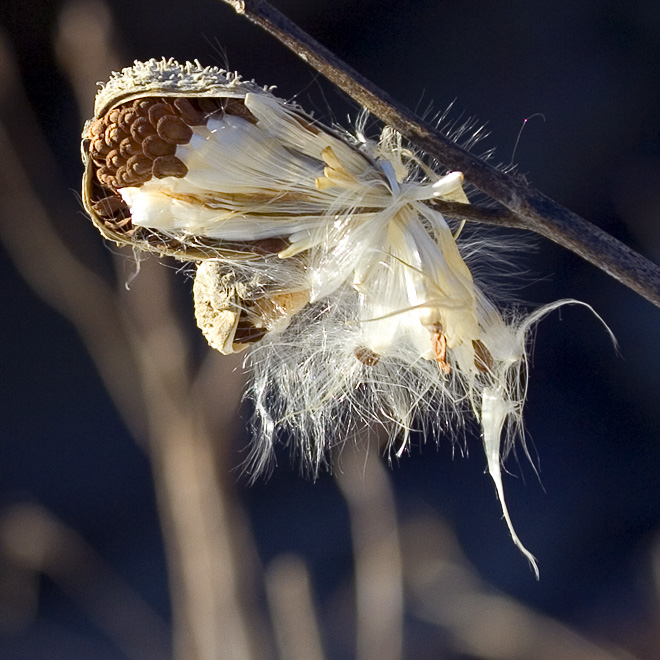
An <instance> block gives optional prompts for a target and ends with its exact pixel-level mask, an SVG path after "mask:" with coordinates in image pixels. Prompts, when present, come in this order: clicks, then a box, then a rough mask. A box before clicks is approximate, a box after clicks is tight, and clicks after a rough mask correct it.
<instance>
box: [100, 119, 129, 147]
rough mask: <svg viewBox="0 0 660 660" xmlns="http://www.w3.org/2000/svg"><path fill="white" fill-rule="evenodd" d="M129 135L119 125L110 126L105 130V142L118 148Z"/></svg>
mask: <svg viewBox="0 0 660 660" xmlns="http://www.w3.org/2000/svg"><path fill="white" fill-rule="evenodd" d="M127 135H128V134H127V133H125V132H124V131H122V130H121V128H119V126H118V125H117V124H114V123H113V124H108V128H106V129H105V142H106V144H108V145H110V147H112V148H116V147H118V146H119V143H120V142H121V141H122V140H123V139H124V138H125V137H127Z"/></svg>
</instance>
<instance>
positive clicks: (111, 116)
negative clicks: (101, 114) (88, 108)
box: [105, 108, 121, 124]
mask: <svg viewBox="0 0 660 660" xmlns="http://www.w3.org/2000/svg"><path fill="white" fill-rule="evenodd" d="M120 114H121V108H113V109H112V110H110V112H108V114H107V115H106V116H105V119H106V121H107V123H108V124H116V123H117V122H118V121H119V115H120Z"/></svg>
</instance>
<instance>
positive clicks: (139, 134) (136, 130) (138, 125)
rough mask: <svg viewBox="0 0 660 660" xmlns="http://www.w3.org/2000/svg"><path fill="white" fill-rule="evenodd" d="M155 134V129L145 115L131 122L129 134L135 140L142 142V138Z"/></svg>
mask: <svg viewBox="0 0 660 660" xmlns="http://www.w3.org/2000/svg"><path fill="white" fill-rule="evenodd" d="M155 134H156V129H155V128H154V127H153V126H152V125H151V123H150V122H149V120H148V119H147V118H146V117H138V118H137V119H136V120H135V121H134V122H133V123H132V124H131V136H132V137H133V139H134V140H136V141H137V142H140V143H142V140H144V139H145V138H146V137H149V136H150V135H155Z"/></svg>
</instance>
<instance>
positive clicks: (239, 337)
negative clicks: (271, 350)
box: [234, 314, 268, 344]
mask: <svg viewBox="0 0 660 660" xmlns="http://www.w3.org/2000/svg"><path fill="white" fill-rule="evenodd" d="M267 333H268V330H267V329H266V328H257V327H255V326H254V325H252V323H251V322H250V321H249V320H248V319H247V318H245V316H244V315H243V314H241V315H240V316H239V318H238V323H237V324H236V331H235V332H234V343H235V344H254V343H255V342H258V341H259V340H260V339H263V338H264V337H265V336H266V334H267Z"/></svg>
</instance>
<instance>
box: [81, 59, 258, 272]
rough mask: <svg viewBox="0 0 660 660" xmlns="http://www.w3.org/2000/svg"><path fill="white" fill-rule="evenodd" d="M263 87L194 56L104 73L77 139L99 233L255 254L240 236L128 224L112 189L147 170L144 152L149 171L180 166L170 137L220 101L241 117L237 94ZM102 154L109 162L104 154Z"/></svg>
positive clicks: (143, 243)
mask: <svg viewBox="0 0 660 660" xmlns="http://www.w3.org/2000/svg"><path fill="white" fill-rule="evenodd" d="M266 92H267V90H266V89H265V88H262V87H259V86H258V85H257V84H256V83H254V82H249V81H244V80H242V79H241V78H240V77H239V76H238V75H237V74H235V73H231V72H228V71H224V70H222V69H219V68H217V67H202V66H201V65H200V64H199V62H196V61H195V62H187V63H185V64H179V63H178V62H176V61H175V60H173V59H161V60H156V59H151V60H149V61H147V62H135V64H134V65H133V66H132V67H128V68H126V69H123V70H122V71H120V72H118V73H114V74H112V76H111V78H110V80H109V81H108V82H107V83H105V84H104V85H103V86H102V87H101V89H100V90H99V92H98V93H97V95H96V99H95V103H94V117H93V118H92V119H90V120H89V121H88V122H87V123H86V124H85V127H84V130H83V133H82V144H81V150H82V159H83V163H84V166H85V171H84V174H83V186H82V200H83V205H84V207H85V210H86V211H87V213H88V214H89V216H90V218H91V219H92V222H93V223H94V224H95V226H96V227H97V228H98V229H99V231H100V232H101V234H102V235H103V236H104V237H105V238H107V239H109V240H111V241H113V242H115V243H117V244H118V245H132V246H133V247H134V248H135V249H137V250H141V251H147V252H156V253H158V254H160V255H169V256H174V257H176V258H178V259H181V260H186V261H188V260H203V259H209V258H214V259H218V258H220V259H223V258H226V259H227V260H230V261H231V260H237V259H238V260H240V259H251V258H254V257H255V253H256V256H259V255H260V254H263V252H260V251H259V250H258V249H257V250H253V249H252V246H251V245H250V243H248V242H241V241H235V242H224V241H219V240H215V241H214V240H210V239H205V238H203V237H199V238H195V240H194V241H182V240H180V238H179V237H176V236H171V235H167V234H164V233H159V232H158V231H156V230H152V229H149V230H147V229H144V228H139V227H134V226H133V225H132V224H131V222H130V221H129V222H126V218H127V217H128V218H130V211H129V210H128V207H127V206H126V205H125V204H124V205H122V204H121V203H120V202H117V200H120V201H121V196H118V194H117V190H118V188H120V187H122V186H125V185H141V184H142V183H143V182H144V181H146V180H148V179H149V178H150V175H149V172H148V171H146V170H145V153H146V155H147V156H149V157H150V158H151V160H152V161H153V162H154V163H155V168H154V175H155V176H168V175H169V176H182V175H184V174H185V171H184V167H185V166H183V164H182V163H181V162H180V161H179V162H178V163H177V162H175V160H172V158H171V156H172V155H173V154H174V147H175V146H176V144H181V143H185V142H186V141H187V140H188V139H190V135H191V130H190V128H189V127H190V126H195V125H202V124H204V123H205V121H206V117H207V116H208V111H209V109H210V110H211V111H215V112H222V111H223V110H222V109H223V108H224V107H227V106H228V108H229V109H228V112H230V113H232V114H237V115H239V114H240V115H241V116H243V117H248V116H249V111H247V110H246V108H245V107H244V105H243V102H242V101H243V99H244V98H245V96H246V94H248V93H257V94H263V93H266ZM163 118H165V119H164V120H163ZM145 142H146V145H145ZM143 145H145V146H143ZM168 145H171V146H168ZM145 150H146V151H145ZM108 158H109V159H110V167H107V164H106V162H105V161H107V160H108ZM162 158H169V160H167V161H165V160H161V159H162ZM131 159H132V160H131ZM102 161H103V162H102ZM126 161H128V163H127V162H126ZM136 163H139V166H138V167H137V168H136V167H135V164H136ZM109 197H112V198H113V203H112V205H111V209H112V211H113V213H114V215H112V214H110V213H109V209H110V207H109V206H108V204H100V202H101V201H102V200H104V199H107V198H109ZM122 207H125V208H122ZM99 209H102V210H103V213H99Z"/></svg>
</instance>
